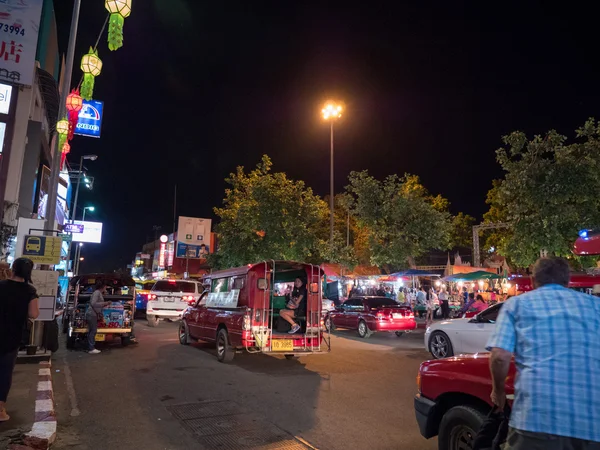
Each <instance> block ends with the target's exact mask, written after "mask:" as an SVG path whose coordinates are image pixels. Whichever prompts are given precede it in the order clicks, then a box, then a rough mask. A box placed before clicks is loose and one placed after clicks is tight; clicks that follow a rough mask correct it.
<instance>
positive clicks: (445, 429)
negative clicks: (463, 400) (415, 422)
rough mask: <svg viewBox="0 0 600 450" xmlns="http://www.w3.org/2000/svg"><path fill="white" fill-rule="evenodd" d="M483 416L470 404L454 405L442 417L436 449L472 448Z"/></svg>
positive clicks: (455, 449) (457, 449) (456, 449)
mask: <svg viewBox="0 0 600 450" xmlns="http://www.w3.org/2000/svg"><path fill="white" fill-rule="evenodd" d="M484 420H485V416H484V415H483V414H482V413H480V412H479V411H478V410H476V409H475V408H471V407H470V406H455V407H454V408H450V409H449V410H448V411H446V414H444V417H442V421H441V422H440V431H439V436H438V450H459V449H471V448H473V441H474V440H475V436H476V435H477V432H478V431H479V428H481V425H482V424H483V421H484Z"/></svg>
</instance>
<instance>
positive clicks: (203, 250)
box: [175, 242, 208, 259]
mask: <svg viewBox="0 0 600 450" xmlns="http://www.w3.org/2000/svg"><path fill="white" fill-rule="evenodd" d="M206 255H208V246H207V245H189V244H184V243H183V242H177V254H176V255H175V256H177V258H188V259H206Z"/></svg>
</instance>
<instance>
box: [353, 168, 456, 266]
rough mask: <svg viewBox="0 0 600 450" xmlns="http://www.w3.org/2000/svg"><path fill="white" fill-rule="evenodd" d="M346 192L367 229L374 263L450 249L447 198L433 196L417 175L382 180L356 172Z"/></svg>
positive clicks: (396, 261)
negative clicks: (434, 250) (431, 250)
mask: <svg viewBox="0 0 600 450" xmlns="http://www.w3.org/2000/svg"><path fill="white" fill-rule="evenodd" d="M349 182H350V184H349V185H348V186H347V187H346V190H347V193H348V194H350V195H351V196H352V199H353V200H352V203H351V211H352V214H353V215H354V216H355V217H356V219H357V222H358V225H359V226H360V227H364V230H365V231H366V233H367V237H368V243H369V249H370V253H371V255H370V258H371V263H372V264H374V265H376V266H379V267H386V268H393V269H396V268H402V267H406V266H407V265H408V264H409V259H410V258H417V257H419V256H421V255H423V254H424V253H425V252H427V251H428V250H430V249H434V248H438V249H446V248H447V247H448V244H449V238H450V227H451V225H450V214H449V213H448V201H447V200H446V199H444V198H443V197H441V196H439V195H438V196H432V195H430V194H429V192H427V189H425V187H424V186H423V185H422V184H421V183H420V181H419V178H418V177H417V176H414V175H408V174H407V175H405V176H404V177H401V178H400V177H398V176H397V175H391V176H388V177H387V178H386V179H385V180H383V181H378V180H376V179H375V178H373V177H372V176H370V175H369V174H368V172H367V171H362V172H352V173H351V174H350V177H349Z"/></svg>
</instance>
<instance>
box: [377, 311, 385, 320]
mask: <svg viewBox="0 0 600 450" xmlns="http://www.w3.org/2000/svg"><path fill="white" fill-rule="evenodd" d="M377 318H378V319H379V320H383V319H384V317H383V313H382V312H381V311H380V312H378V313H377Z"/></svg>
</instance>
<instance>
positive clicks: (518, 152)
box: [485, 119, 600, 267]
mask: <svg viewBox="0 0 600 450" xmlns="http://www.w3.org/2000/svg"><path fill="white" fill-rule="evenodd" d="M576 136H577V139H578V140H577V141H576V142H575V143H572V144H567V138H566V137H565V136H561V135H560V134H558V133H557V132H556V131H554V130H551V131H549V132H548V133H546V135H545V136H543V137H542V136H534V138H533V139H532V140H528V139H527V137H526V135H525V134H524V133H522V132H518V131H517V132H514V133H511V134H510V135H508V136H504V138H503V142H504V144H505V145H506V147H507V148H500V149H499V150H498V151H497V152H496V155H497V161H498V163H499V164H500V165H501V166H502V169H504V171H505V177H504V179H503V180H501V181H500V182H497V183H495V184H494V187H493V188H492V190H491V191H490V193H489V194H488V204H489V205H490V210H489V211H488V213H487V214H486V216H485V219H486V220H491V221H496V220H500V221H503V222H507V223H509V224H510V226H511V229H510V230H509V231H508V232H502V233H497V236H498V238H499V239H498V242H497V248H498V251H499V252H500V253H501V254H503V255H505V256H507V257H509V258H510V259H511V260H512V261H514V262H515V263H516V264H517V265H519V266H521V267H526V266H529V265H530V264H533V263H534V262H535V260H536V259H537V258H538V257H539V255H540V251H542V250H544V251H547V252H548V254H553V255H557V256H571V255H572V252H571V250H572V248H573V243H574V241H575V239H576V238H577V233H578V231H579V230H580V229H582V228H592V227H596V226H598V225H599V224H600V170H599V169H600V126H599V124H597V123H596V121H595V120H594V119H589V120H588V121H587V122H586V123H585V124H584V126H583V127H581V128H579V129H578V130H576Z"/></svg>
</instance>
